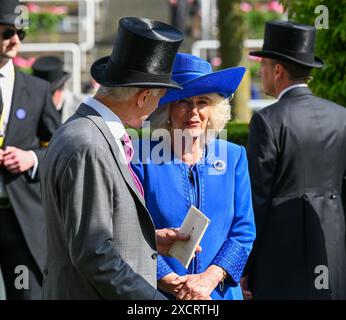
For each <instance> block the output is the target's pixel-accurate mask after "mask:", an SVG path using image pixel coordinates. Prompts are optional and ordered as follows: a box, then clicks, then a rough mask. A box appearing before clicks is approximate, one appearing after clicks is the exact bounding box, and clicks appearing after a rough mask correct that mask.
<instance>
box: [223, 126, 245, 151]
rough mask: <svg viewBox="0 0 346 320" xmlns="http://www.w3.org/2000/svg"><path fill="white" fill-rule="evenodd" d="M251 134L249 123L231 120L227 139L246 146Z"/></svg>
mask: <svg viewBox="0 0 346 320" xmlns="http://www.w3.org/2000/svg"><path fill="white" fill-rule="evenodd" d="M248 135H249V125H248V124H247V123H240V122H230V123H229V124H228V126H227V140H228V141H231V142H233V143H236V144H240V145H242V146H244V147H245V146H246V144H247V138H248Z"/></svg>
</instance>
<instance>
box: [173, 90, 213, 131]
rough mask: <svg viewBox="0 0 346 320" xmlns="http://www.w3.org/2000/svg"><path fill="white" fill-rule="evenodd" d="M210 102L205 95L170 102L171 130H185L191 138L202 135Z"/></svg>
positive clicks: (207, 118) (208, 113)
mask: <svg viewBox="0 0 346 320" xmlns="http://www.w3.org/2000/svg"><path fill="white" fill-rule="evenodd" d="M211 102H212V101H211V99H210V98H209V97H208V96H205V95H204V96H196V97H192V98H186V99H182V100H177V101H174V102H172V103H171V104H170V120H171V123H172V130H174V129H181V130H183V131H184V130H187V131H188V132H189V134H190V135H191V136H192V137H199V136H201V135H203V134H204V132H205V129H206V127H207V124H208V120H209V116H210V110H211V108H212V107H211Z"/></svg>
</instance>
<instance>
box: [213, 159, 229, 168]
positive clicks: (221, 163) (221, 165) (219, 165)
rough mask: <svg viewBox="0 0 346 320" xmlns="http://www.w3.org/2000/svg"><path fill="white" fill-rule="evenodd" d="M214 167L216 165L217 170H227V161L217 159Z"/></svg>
mask: <svg viewBox="0 0 346 320" xmlns="http://www.w3.org/2000/svg"><path fill="white" fill-rule="evenodd" d="M213 167H214V168H215V170H217V171H222V170H225V168H226V163H225V161H222V160H216V161H215V162H214V163H213Z"/></svg>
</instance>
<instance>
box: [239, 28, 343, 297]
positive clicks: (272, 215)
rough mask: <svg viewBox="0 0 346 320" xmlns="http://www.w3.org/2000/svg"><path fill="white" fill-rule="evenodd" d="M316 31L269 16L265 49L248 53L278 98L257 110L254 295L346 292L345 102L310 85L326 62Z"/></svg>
mask: <svg viewBox="0 0 346 320" xmlns="http://www.w3.org/2000/svg"><path fill="white" fill-rule="evenodd" d="M315 33H316V30H315V28H313V27H311V26H307V25H300V24H296V23H294V22H287V21H285V22H283V21H272V22H268V23H267V24H266V30H265V38H264V45H263V50H262V51H256V52H251V53H250V54H251V55H254V56H258V57H262V60H261V77H262V84H263V87H264V91H265V93H266V94H268V95H271V96H273V97H275V98H278V102H276V103H274V104H273V105H271V106H269V107H267V108H264V109H262V110H261V111H260V112H258V113H256V114H255V115H254V116H253V118H252V121H251V124H250V135H249V141H248V158H249V170H250V176H251V183H252V192H253V204H254V212H255V219H256V227H257V239H256V241H255V244H254V249H253V252H252V254H251V257H250V259H249V262H248V265H247V274H248V290H245V295H246V296H248V297H249V296H251V295H253V297H254V298H255V299H346V250H345V211H344V208H343V204H342V197H344V196H345V195H343V194H342V192H343V191H342V189H343V188H344V187H345V186H343V184H344V183H345V180H344V179H345V173H346V109H345V108H343V107H341V106H339V105H337V104H335V103H333V102H330V101H327V100H324V99H321V98H318V97H316V96H314V95H313V94H312V93H311V91H310V90H309V88H308V87H307V85H306V80H307V79H308V78H309V73H310V71H311V69H312V67H317V68H319V67H322V66H323V62H322V61H321V60H320V59H318V58H317V57H315V56H314V44H315ZM331 50H332V48H331ZM343 190H345V189H343ZM244 279H245V280H246V277H245V278H244ZM243 283H245V287H246V281H244V280H243Z"/></svg>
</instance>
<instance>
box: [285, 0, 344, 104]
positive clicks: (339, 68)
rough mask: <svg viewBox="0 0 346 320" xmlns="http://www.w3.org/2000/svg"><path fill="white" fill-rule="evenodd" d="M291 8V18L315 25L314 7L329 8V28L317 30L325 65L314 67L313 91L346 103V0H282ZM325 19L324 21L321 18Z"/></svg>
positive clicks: (318, 44)
mask: <svg viewBox="0 0 346 320" xmlns="http://www.w3.org/2000/svg"><path fill="white" fill-rule="evenodd" d="M281 3H282V4H283V5H284V6H285V8H286V9H288V15H289V18H290V19H292V20H294V21H297V22H300V23H305V24H310V25H315V21H316V18H318V16H319V15H320V14H321V12H319V13H315V8H316V7H317V6H319V5H325V6H326V7H327V8H328V11H329V21H328V22H329V28H328V29H320V30H318V32H317V41H316V50H315V52H316V56H318V57H320V58H321V59H322V60H323V61H324V63H325V67H324V68H323V69H322V70H321V69H314V70H313V72H312V76H313V78H314V79H313V81H311V83H310V84H309V87H310V88H311V89H312V91H313V92H314V93H315V94H316V95H318V96H320V97H322V98H325V99H328V100H332V101H334V102H336V103H339V104H341V105H343V106H346V0H338V1H335V0H281ZM322 22H323V20H322Z"/></svg>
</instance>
